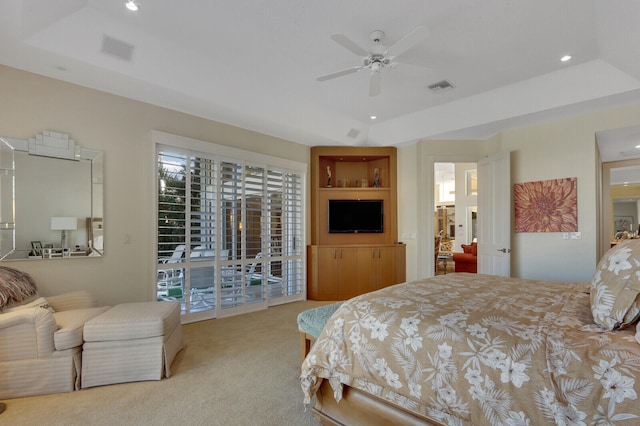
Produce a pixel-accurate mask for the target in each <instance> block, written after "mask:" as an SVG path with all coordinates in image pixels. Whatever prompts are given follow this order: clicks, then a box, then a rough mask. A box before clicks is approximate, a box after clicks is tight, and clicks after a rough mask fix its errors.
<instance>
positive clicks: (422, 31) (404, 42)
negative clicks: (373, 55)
mask: <svg viewBox="0 0 640 426" xmlns="http://www.w3.org/2000/svg"><path fill="white" fill-rule="evenodd" d="M428 35H429V30H428V29H427V27H417V28H414V29H413V30H412V31H411V32H409V34H407V35H405V36H404V37H402V38H401V39H400V40H398V41H397V42H395V43H394V44H393V45H391V46H390V47H389V48H388V49H387V51H386V52H385V55H389V56H393V57H398V56H400V55H402V54H403V53H404V52H406V51H407V50H409V49H411V48H412V47H413V46H415V45H416V44H418V43H420V42H421V41H422V40H424V39H426V38H427V36H428Z"/></svg>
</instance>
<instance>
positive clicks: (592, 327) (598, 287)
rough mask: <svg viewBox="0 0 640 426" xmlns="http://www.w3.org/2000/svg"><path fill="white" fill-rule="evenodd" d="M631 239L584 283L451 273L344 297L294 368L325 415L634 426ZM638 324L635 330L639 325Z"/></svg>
mask: <svg viewBox="0 0 640 426" xmlns="http://www.w3.org/2000/svg"><path fill="white" fill-rule="evenodd" d="M639 294H640V240H635V241H631V242H629V243H624V244H621V245H619V246H617V247H615V248H614V249H611V250H610V251H609V252H608V253H607V254H606V255H605V256H604V257H603V259H602V260H601V261H600V263H599V264H598V267H597V270H596V273H595V275H594V277H593V280H592V282H591V283H573V284H568V283H557V282H545V281H536V280H526V279H519V278H505V277H497V276H489V275H482V274H470V273H455V274H447V275H441V276H436V277H433V278H428V279H425V280H420V281H416V282H412V283H403V284H397V285H395V286H391V287H387V288H384V289H381V290H378V291H375V292H372V293H368V294H364V295H361V296H357V297H355V298H353V299H350V300H348V301H346V302H345V303H343V304H342V305H341V306H340V307H339V308H338V309H337V310H336V312H335V313H334V314H333V315H332V316H331V318H330V319H329V321H328V322H327V324H326V325H325V327H324V329H323V330H322V332H321V333H320V335H319V336H318V339H317V340H316V341H315V343H314V344H313V346H312V347H311V349H310V352H309V354H308V355H307V356H306V358H305V360H304V362H303V364H302V370H301V377H300V379H301V385H302V390H303V392H304V402H305V404H310V403H311V401H312V398H313V397H314V396H315V406H314V407H313V410H314V412H315V414H316V416H317V417H318V418H319V419H320V420H321V421H322V423H324V424H331V425H339V424H366V425H372V424H436V425H438V424H443V425H471V424H473V425H498V424H505V425H538V424H574V425H587V424H620V425H624V424H629V425H632V424H639V423H640V403H639V402H638V394H639V393H640V382H639V381H638V380H637V379H638V377H639V373H640V326H636V323H637V320H638V317H639V316H640V309H639V305H640V297H639V296H638V295H639ZM636 327H637V329H636Z"/></svg>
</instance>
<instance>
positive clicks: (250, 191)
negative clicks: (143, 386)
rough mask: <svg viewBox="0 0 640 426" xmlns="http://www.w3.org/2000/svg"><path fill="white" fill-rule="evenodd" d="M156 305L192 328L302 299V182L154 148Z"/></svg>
mask: <svg viewBox="0 0 640 426" xmlns="http://www.w3.org/2000/svg"><path fill="white" fill-rule="evenodd" d="M156 156H157V162H158V169H157V181H158V194H157V200H158V203H157V213H158V226H157V241H158V244H157V260H158V267H157V277H158V278H157V297H158V300H178V301H180V303H181V305H182V313H183V315H184V316H185V319H187V320H199V319H204V318H212V317H219V316H227V315H232V314H237V313H242V312H247V311H251V310H256V309H263V308H266V307H267V306H269V305H274V304H278V303H283V302H287V301H291V300H300V299H301V298H302V296H303V285H304V262H303V254H304V251H303V247H304V243H303V240H302V237H303V218H304V214H303V213H304V212H303V205H304V204H303V178H304V176H303V174H302V173H300V172H296V171H291V170H286V169H282V168H278V167H273V166H269V165H268V164H256V163H252V164H249V163H248V162H246V161H242V160H233V159H229V158H218V157H217V156H216V155H215V154H208V153H201V152H192V151H188V150H182V149H179V148H176V147H169V146H161V145H158V146H157V151H156Z"/></svg>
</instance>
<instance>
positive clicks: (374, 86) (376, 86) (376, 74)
mask: <svg viewBox="0 0 640 426" xmlns="http://www.w3.org/2000/svg"><path fill="white" fill-rule="evenodd" d="M381 79H382V73H381V72H380V70H378V71H371V75H370V76H369V96H378V95H379V94H380V80H381Z"/></svg>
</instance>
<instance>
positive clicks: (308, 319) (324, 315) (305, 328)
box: [298, 302, 342, 363]
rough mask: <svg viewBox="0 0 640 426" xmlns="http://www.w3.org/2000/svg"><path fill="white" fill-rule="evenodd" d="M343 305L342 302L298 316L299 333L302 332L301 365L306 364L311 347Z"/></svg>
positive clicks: (308, 310)
mask: <svg viewBox="0 0 640 426" xmlns="http://www.w3.org/2000/svg"><path fill="white" fill-rule="evenodd" d="M340 305H342V302H337V303H332V304H330V305H323V306H318V307H317V308H311V309H307V310H306V311H303V312H300V313H299V314H298V331H300V357H301V359H300V363H303V362H304V359H305V358H306V357H307V354H308V353H309V350H310V349H311V345H312V344H313V342H315V340H316V339H317V338H318V336H320V333H321V332H322V329H323V328H324V326H325V324H326V323H327V321H329V318H331V316H332V315H333V313H334V312H335V311H337V310H338V308H339V307H340Z"/></svg>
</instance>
